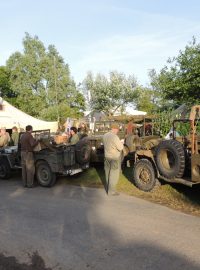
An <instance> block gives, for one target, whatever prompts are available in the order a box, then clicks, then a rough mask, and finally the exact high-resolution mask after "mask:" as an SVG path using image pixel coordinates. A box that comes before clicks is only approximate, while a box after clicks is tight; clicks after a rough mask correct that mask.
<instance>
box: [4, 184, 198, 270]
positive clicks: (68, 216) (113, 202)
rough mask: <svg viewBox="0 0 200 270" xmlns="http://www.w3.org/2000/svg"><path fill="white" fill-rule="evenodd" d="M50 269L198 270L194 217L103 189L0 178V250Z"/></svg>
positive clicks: (196, 223)
mask: <svg viewBox="0 0 200 270" xmlns="http://www.w3.org/2000/svg"><path fill="white" fill-rule="evenodd" d="M35 251H37V252H38V253H39V254H40V256H41V257H42V258H43V259H44V261H45V263H46V265H47V266H48V267H51V268H52V269H63V270H68V269H71V270H72V269H73V270H79V269H80V270H84V269H99V270H101V269H103V270H107V269H109V270H112V269H113V270H118V269H126V270H129V269H133V270H137V269H138V270H143V269H152V270H156V269H164V270H165V269H170V270H173V269H174V270H178V269H181V270H185V269H188V270H194V269H195V270H197V269H200V256H199V255H200V218H198V217H194V216H189V215H186V214H183V213H179V212H177V211H174V210H171V209H168V208H166V207H164V206H160V205H156V204H153V203H150V202H147V201H144V200H142V199H137V198H134V197H129V196H126V195H120V196H115V197H108V196H107V195H106V194H105V193H104V191H103V190H102V189H90V188H81V187H75V186H69V185H66V184H65V183H64V181H59V182H58V183H57V184H56V186H55V187H53V188H42V187H36V188H34V189H24V188H22V187H21V183H20V181H18V180H13V179H12V180H9V181H8V180H7V181H5V180H3V181H2V180H1V181H0V253H1V252H3V253H4V254H6V255H7V256H8V255H12V256H15V257H16V258H17V259H18V260H19V261H20V262H28V261H29V254H32V253H34V252H35Z"/></svg>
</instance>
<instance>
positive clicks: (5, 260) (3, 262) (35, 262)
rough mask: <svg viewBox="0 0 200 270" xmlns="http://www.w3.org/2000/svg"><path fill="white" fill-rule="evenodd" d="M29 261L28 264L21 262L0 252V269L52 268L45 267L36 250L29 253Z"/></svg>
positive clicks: (36, 269)
mask: <svg viewBox="0 0 200 270" xmlns="http://www.w3.org/2000/svg"><path fill="white" fill-rule="evenodd" d="M30 261H31V262H30V264H24V263H22V264H21V263H19V262H18V261H17V259H16V258H15V257H12V256H8V257H6V256H5V255H4V254H0V270H52V268H46V266H45V263H44V260H43V259H42V258H41V257H40V256H39V254H38V253H37V252H35V253H34V254H32V255H30Z"/></svg>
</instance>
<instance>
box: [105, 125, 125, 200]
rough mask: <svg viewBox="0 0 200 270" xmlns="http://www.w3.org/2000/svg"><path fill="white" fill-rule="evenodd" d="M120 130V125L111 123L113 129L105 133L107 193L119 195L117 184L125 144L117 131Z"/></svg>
mask: <svg viewBox="0 0 200 270" xmlns="http://www.w3.org/2000/svg"><path fill="white" fill-rule="evenodd" d="M118 132H119V126H118V125H117V124H115V123H114V124H112V125H111V131H109V132H108V133H106V134H104V136H103V144H104V153H105V154H104V155H105V160H104V170H105V175H106V182H107V193H108V191H109V193H110V194H111V195H119V193H118V192H116V185H117V183H118V180H119V175H120V171H121V153H122V150H123V144H122V142H121V141H120V139H119V137H118V136H117V133H118Z"/></svg>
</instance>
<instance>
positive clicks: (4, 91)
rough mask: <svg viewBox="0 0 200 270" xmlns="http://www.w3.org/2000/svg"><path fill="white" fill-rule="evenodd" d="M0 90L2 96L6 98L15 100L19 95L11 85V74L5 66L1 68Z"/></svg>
mask: <svg viewBox="0 0 200 270" xmlns="http://www.w3.org/2000/svg"><path fill="white" fill-rule="evenodd" d="M0 90H1V96H2V97H4V98H8V99H9V98H10V99H11V98H12V99H13V98H15V97H16V96H17V94H16V93H15V92H14V91H12V89H11V85H10V72H9V71H8V70H7V68H6V67H5V66H0Z"/></svg>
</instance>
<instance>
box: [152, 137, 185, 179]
mask: <svg viewBox="0 0 200 270" xmlns="http://www.w3.org/2000/svg"><path fill="white" fill-rule="evenodd" d="M155 160H156V164H157V167H158V170H159V172H160V174H161V175H162V176H164V177H166V178H169V179H170V178H173V177H177V178H179V177H182V176H183V174H184V170H185V152H184V148H183V145H182V144H181V143H180V142H178V141H176V140H166V141H161V142H160V144H159V145H158V146H157V148H156V157H155Z"/></svg>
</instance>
